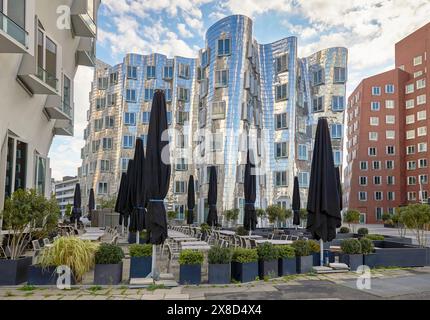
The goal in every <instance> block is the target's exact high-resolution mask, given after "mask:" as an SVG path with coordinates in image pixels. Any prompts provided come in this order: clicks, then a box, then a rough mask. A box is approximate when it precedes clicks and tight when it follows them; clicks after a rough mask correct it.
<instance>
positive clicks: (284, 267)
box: [278, 257, 297, 277]
mask: <svg viewBox="0 0 430 320" xmlns="http://www.w3.org/2000/svg"><path fill="white" fill-rule="evenodd" d="M296 273H297V271H296V258H295V257H294V258H285V259H278V276H280V277H282V276H286V275H289V274H296Z"/></svg>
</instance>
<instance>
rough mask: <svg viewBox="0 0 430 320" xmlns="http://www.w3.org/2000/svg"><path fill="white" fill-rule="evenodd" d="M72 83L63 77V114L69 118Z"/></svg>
mask: <svg viewBox="0 0 430 320" xmlns="http://www.w3.org/2000/svg"><path fill="white" fill-rule="evenodd" d="M71 91H72V82H71V81H70V79H69V78H68V77H67V76H65V75H63V112H64V113H66V114H67V115H69V116H71V111H72V108H71V100H72V93H71Z"/></svg>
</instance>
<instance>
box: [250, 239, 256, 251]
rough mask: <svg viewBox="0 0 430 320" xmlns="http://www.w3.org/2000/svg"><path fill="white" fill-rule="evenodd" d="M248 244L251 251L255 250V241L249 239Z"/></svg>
mask: <svg viewBox="0 0 430 320" xmlns="http://www.w3.org/2000/svg"><path fill="white" fill-rule="evenodd" d="M249 244H250V247H251V249H255V248H257V242H255V239H252V238H250V239H249Z"/></svg>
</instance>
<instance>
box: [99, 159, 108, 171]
mask: <svg viewBox="0 0 430 320" xmlns="http://www.w3.org/2000/svg"><path fill="white" fill-rule="evenodd" d="M109 170H110V161H109V160H100V171H101V172H109Z"/></svg>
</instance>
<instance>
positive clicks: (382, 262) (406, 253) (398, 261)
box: [373, 241, 428, 267]
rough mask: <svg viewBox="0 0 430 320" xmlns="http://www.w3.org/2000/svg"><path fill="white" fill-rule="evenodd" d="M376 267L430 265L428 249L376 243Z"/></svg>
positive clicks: (408, 245)
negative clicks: (429, 263) (429, 262)
mask: <svg viewBox="0 0 430 320" xmlns="http://www.w3.org/2000/svg"><path fill="white" fill-rule="evenodd" d="M373 244H374V245H375V255H376V257H375V259H376V262H375V266H376V267H423V266H425V265H427V264H428V257H427V255H428V248H420V247H419V246H417V245H413V244H405V243H400V242H392V241H374V242H373Z"/></svg>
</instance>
